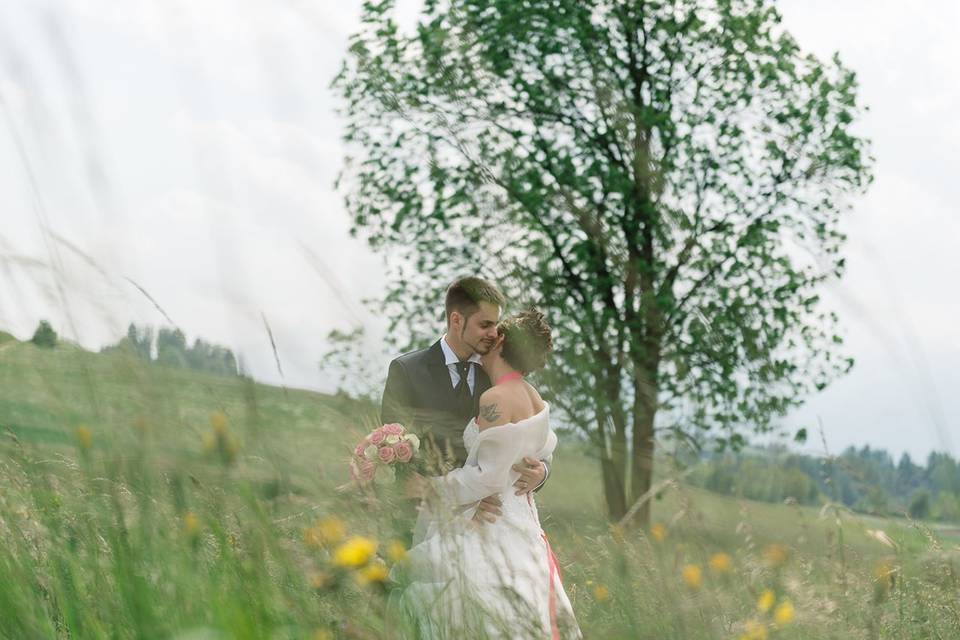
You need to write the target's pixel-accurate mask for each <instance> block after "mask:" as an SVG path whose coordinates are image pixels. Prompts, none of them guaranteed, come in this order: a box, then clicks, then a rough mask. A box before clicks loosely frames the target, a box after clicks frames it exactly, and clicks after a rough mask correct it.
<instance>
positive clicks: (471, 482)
mask: <svg viewBox="0 0 960 640" xmlns="http://www.w3.org/2000/svg"><path fill="white" fill-rule="evenodd" d="M511 431H512V430H511V429H509V428H507V429H499V430H497V431H496V432H491V433H486V434H482V435H481V437H480V442H479V443H478V445H477V464H476V465H468V466H465V467H460V468H459V469H454V470H453V471H450V472H449V473H447V474H446V475H444V476H440V477H439V478H436V479H435V482H436V483H437V485H438V486H437V487H436V488H437V489H438V490H439V491H440V493H441V495H442V496H444V497H445V498H447V499H449V500H450V502H451V503H452V504H455V505H467V504H472V503H474V502H477V501H478V500H481V499H483V498H486V497H487V496H490V495H493V494H495V493H499V492H500V491H503V488H504V487H508V486H510V484H511V483H512V480H513V478H512V475H511V474H513V475H519V474H517V473H516V472H515V471H513V468H512V467H513V460H514V457H515V455H516V444H515V443H512V442H511V438H510V436H511V433H510V432H511Z"/></svg>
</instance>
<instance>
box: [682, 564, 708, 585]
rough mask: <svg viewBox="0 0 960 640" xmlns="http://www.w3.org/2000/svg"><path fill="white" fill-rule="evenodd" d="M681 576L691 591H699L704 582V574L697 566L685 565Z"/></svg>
mask: <svg viewBox="0 0 960 640" xmlns="http://www.w3.org/2000/svg"><path fill="white" fill-rule="evenodd" d="M681 574H682V575H683V582H684V584H686V585H687V586H688V587H690V588H691V589H697V588H698V587H699V586H700V582H701V581H702V580H703V572H702V571H701V570H700V567H698V566H697V565H695V564H687V565H684V566H683V570H682V571H681Z"/></svg>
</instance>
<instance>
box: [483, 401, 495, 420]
mask: <svg viewBox="0 0 960 640" xmlns="http://www.w3.org/2000/svg"><path fill="white" fill-rule="evenodd" d="M480 415H481V417H483V419H484V421H485V422H496V421H497V420H499V419H500V412H499V411H498V410H497V404H496V403H493V404H482V405H480Z"/></svg>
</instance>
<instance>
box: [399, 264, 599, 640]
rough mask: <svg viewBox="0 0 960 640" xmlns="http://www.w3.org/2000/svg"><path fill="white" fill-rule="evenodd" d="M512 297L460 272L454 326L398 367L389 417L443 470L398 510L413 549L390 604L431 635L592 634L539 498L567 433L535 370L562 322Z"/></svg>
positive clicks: (419, 484)
mask: <svg viewBox="0 0 960 640" xmlns="http://www.w3.org/2000/svg"><path fill="white" fill-rule="evenodd" d="M504 305H505V299H504V296H503V294H502V293H501V292H500V291H499V289H498V288H497V287H496V286H495V285H493V284H492V283H489V282H487V281H485V280H482V279H480V278H462V279H460V280H457V281H456V282H454V283H453V284H451V285H450V287H449V288H448V289H447V293H446V300H445V312H446V321H447V326H446V332H445V333H444V335H443V336H442V337H440V339H439V340H437V342H435V343H434V344H433V345H432V346H430V347H428V348H426V349H422V350H420V351H415V352H412V353H408V354H405V355H402V356H400V357H398V358H396V359H395V360H394V361H393V362H392V363H391V364H390V370H389V373H388V375H387V382H386V386H385V388H384V392H383V404H382V409H381V414H382V415H381V417H382V419H383V422H384V423H391V422H397V423H401V424H404V425H407V427H408V428H409V429H411V430H412V431H415V432H416V433H417V434H419V435H420V438H421V441H422V443H423V446H422V453H423V458H424V459H425V460H427V462H428V463H429V467H430V470H427V471H424V475H420V474H415V475H414V476H413V477H412V478H410V479H409V480H407V481H406V491H407V495H408V496H409V497H410V498H411V499H410V500H409V501H407V503H406V504H407V505H408V509H407V510H406V511H405V512H403V510H401V512H400V513H398V514H397V517H396V526H397V528H398V533H399V535H401V536H404V537H406V539H407V541H408V542H410V543H411V548H410V552H409V556H408V559H409V562H407V563H406V565H405V569H404V570H403V571H402V572H401V571H395V574H394V576H393V578H394V579H395V581H396V583H397V584H398V585H400V586H399V587H398V588H397V590H395V592H394V593H393V595H392V597H391V606H392V608H393V610H394V611H395V612H398V613H399V614H402V615H404V616H405V617H406V618H407V619H408V620H412V621H413V625H414V627H415V629H414V633H415V636H416V637H418V638H431V639H433V638H518V639H520V638H522V639H528V638H550V639H551V640H552V639H559V638H579V637H580V630H579V628H578V626H577V623H576V620H575V618H574V615H573V609H572V607H571V605H570V600H569V599H568V598H567V594H566V592H565V591H564V588H563V583H562V581H561V576H560V569H559V565H558V563H557V559H556V557H555V556H554V554H553V550H552V549H551V547H550V543H549V541H548V539H547V536H546V534H545V533H544V531H543V529H542V528H541V526H540V517H539V515H538V512H537V503H536V500H535V497H534V494H535V492H536V491H537V490H539V489H540V488H541V487H542V486H544V484H545V483H546V482H547V478H548V476H549V473H550V463H551V460H552V454H553V450H554V448H555V447H556V445H557V437H556V435H555V434H554V432H553V431H552V430H551V428H550V405H549V404H548V403H546V402H544V400H543V399H542V398H541V397H540V394H539V393H538V392H537V389H536V388H535V387H534V386H533V385H531V384H530V382H529V381H528V380H527V379H526V376H527V374H530V373H533V372H535V371H537V370H539V369H541V368H543V367H544V366H548V359H549V356H550V352H551V349H552V338H551V330H550V326H549V325H548V324H547V321H546V319H545V318H544V316H543V314H541V313H540V312H539V311H536V310H528V311H524V312H521V313H519V314H516V315H514V316H511V317H508V318H506V319H502V318H501V317H500V316H501V311H502V309H503V307H504Z"/></svg>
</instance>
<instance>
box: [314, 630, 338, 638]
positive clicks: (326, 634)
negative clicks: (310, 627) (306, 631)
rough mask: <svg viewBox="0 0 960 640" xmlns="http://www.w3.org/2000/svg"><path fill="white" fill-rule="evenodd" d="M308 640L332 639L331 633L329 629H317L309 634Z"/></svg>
mask: <svg viewBox="0 0 960 640" xmlns="http://www.w3.org/2000/svg"><path fill="white" fill-rule="evenodd" d="M310 640H333V634H332V633H330V630H329V629H317V630H316V631H314V632H313V635H312V636H310Z"/></svg>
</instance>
